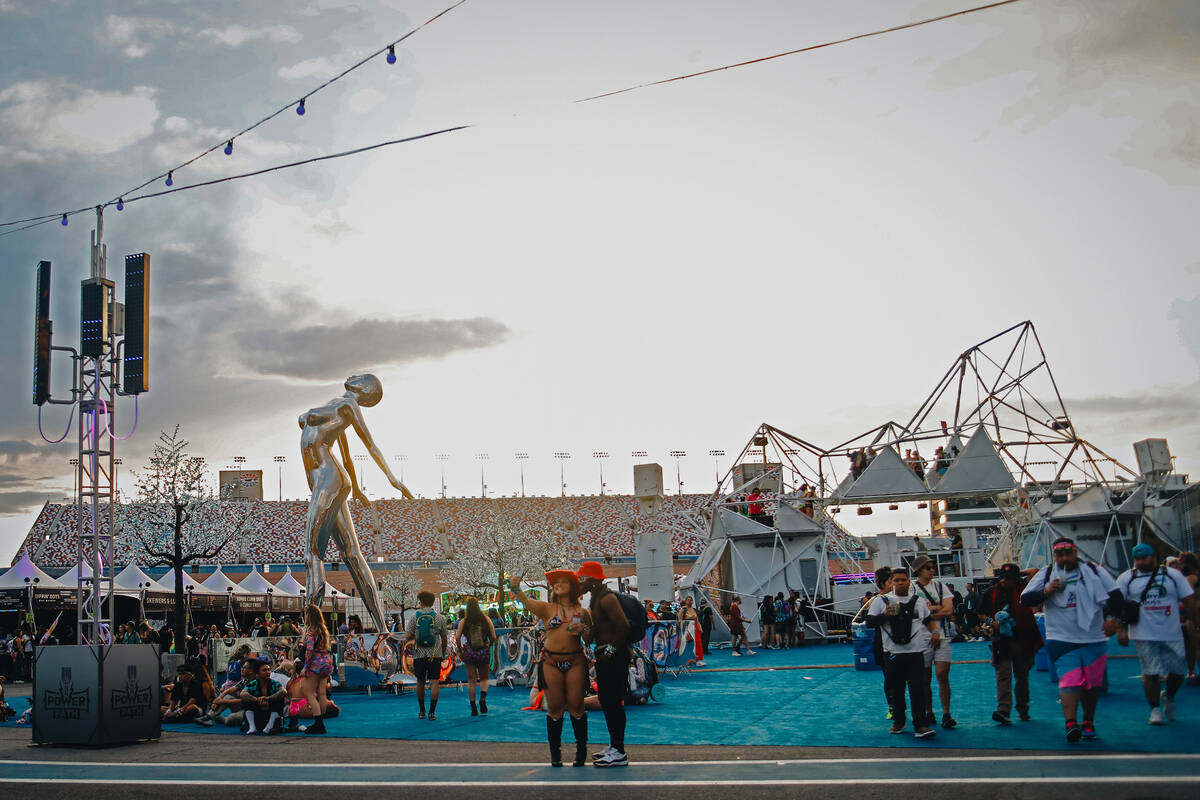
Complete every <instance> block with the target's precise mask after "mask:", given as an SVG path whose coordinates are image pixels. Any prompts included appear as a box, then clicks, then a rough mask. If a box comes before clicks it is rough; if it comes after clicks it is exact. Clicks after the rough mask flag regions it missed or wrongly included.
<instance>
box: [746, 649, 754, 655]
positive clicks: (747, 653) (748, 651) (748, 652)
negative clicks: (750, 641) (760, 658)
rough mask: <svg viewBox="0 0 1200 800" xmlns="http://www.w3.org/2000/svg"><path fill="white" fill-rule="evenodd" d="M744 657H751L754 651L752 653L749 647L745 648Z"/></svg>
mask: <svg viewBox="0 0 1200 800" xmlns="http://www.w3.org/2000/svg"><path fill="white" fill-rule="evenodd" d="M746 655H748V656H752V655H754V651H753V650H751V649H750V648H749V647H747V648H746Z"/></svg>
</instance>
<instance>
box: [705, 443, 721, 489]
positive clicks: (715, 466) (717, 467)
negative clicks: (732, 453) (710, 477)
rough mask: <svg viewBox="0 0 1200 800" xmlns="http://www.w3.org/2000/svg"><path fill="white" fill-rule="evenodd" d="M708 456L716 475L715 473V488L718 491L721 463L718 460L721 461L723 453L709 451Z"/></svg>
mask: <svg viewBox="0 0 1200 800" xmlns="http://www.w3.org/2000/svg"><path fill="white" fill-rule="evenodd" d="M708 454H709V455H710V456H712V460H713V469H714V470H716V473H717V488H718V489H719V488H720V487H721V462H720V460H719V459H722V458H724V457H725V451H724V450H709V451H708Z"/></svg>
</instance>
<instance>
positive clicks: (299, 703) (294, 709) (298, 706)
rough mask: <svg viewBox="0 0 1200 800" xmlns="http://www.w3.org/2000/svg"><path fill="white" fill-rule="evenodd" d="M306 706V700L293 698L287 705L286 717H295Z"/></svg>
mask: <svg viewBox="0 0 1200 800" xmlns="http://www.w3.org/2000/svg"><path fill="white" fill-rule="evenodd" d="M306 705H308V700H306V699H305V698H303V697H297V698H294V699H293V700H292V701H291V702H290V703H288V716H289V717H294V716H297V715H298V714H299V713H300V711H301V710H302V709H303V708H304V707H305V706H306Z"/></svg>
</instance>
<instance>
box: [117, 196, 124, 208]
mask: <svg viewBox="0 0 1200 800" xmlns="http://www.w3.org/2000/svg"><path fill="white" fill-rule="evenodd" d="M124 210H125V198H124V197H118V198H117V211H124Z"/></svg>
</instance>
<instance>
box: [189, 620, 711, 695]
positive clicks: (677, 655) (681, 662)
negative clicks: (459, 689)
mask: <svg viewBox="0 0 1200 800" xmlns="http://www.w3.org/2000/svg"><path fill="white" fill-rule="evenodd" d="M544 635H545V632H544V631H543V630H542V629H540V628H497V629H496V636H497V638H498V640H499V641H498V642H497V643H496V645H495V646H494V647H493V648H492V662H491V665H490V668H489V674H490V675H491V677H492V678H494V679H495V680H496V682H498V683H505V684H508V685H509V686H517V685H526V686H527V685H530V684H531V682H532V680H533V674H534V668H535V666H536V665H537V663H538V660H539V658H540V656H541V652H542V639H543V637H544ZM331 638H332V639H333V643H332V644H333V646H332V647H331V651H332V653H333V658H334V665H335V671H336V672H335V675H336V679H337V685H338V688H343V689H366V688H368V687H370V688H379V687H381V686H382V687H388V686H394V685H402V686H403V685H412V684H415V683H416V678H415V677H414V676H413V659H412V648H413V643H412V642H409V643H406V644H404V643H402V640H403V634H397V633H392V634H387V635H386V636H380V635H378V634H374V633H360V634H345V635H339V636H334V637H331ZM243 644H246V645H249V646H250V648H251V650H252V651H253V652H255V653H260V654H266V655H268V656H270V658H271V660H272V661H273V663H275V664H279V663H280V662H282V661H285V660H289V661H291V660H295V659H297V658H303V656H304V639H303V637H300V636H274V637H259V638H240V637H239V638H225V639H213V640H211V641H210V642H209V647H208V655H209V662H210V670H211V672H212V676H213V681H214V682H215V683H216V684H217V686H220V685H221V684H222V683H224V681H225V668H226V665H227V664H228V663H229V660H230V659H231V658H232V657H233V654H234V653H235V652H237V650H238V648H239V647H241V646H242V645H243ZM639 647H640V648H641V650H642V652H643V653H644V654H645V655H646V657H647V658H648V659H649V660H650V661H652V662H653V663H654V665H655V666H656V667H657V668H658V669H659V670H665V671H667V672H671V673H675V674H678V673H680V672H682V671H684V670H686V669H688V668H689V667H691V666H692V665H693V664H695V662H696V661H698V660H700V658H701V657H702V650H701V647H700V630H699V627H698V625H697V623H695V622H690V621H689V622H659V621H652V622H650V624H649V627H648V628H647V629H646V635H645V636H644V637H643V638H642V641H641V642H640V643H639ZM442 680H443V681H450V682H458V681H466V680H467V671H466V667H465V666H464V665H463V663H462V661H461V660H460V658H459V654H458V645H457V643H456V642H454V641H453V638H452V639H451V641H450V653H449V654H448V655H447V657H446V658H445V659H444V660H443V661H442Z"/></svg>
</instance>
